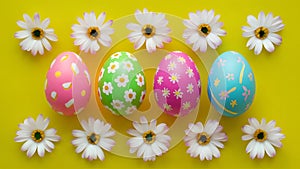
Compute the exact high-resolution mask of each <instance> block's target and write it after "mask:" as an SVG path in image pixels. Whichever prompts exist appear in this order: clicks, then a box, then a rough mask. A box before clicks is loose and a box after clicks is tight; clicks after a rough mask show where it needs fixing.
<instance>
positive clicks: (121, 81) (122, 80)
mask: <svg viewBox="0 0 300 169" xmlns="http://www.w3.org/2000/svg"><path fill="white" fill-rule="evenodd" d="M115 82H116V83H117V85H118V87H125V86H126V85H127V83H128V82H129V80H128V75H125V74H124V73H122V74H121V75H120V76H118V77H117V78H116V79H115Z"/></svg>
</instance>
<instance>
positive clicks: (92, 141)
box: [87, 133, 100, 145]
mask: <svg viewBox="0 0 300 169" xmlns="http://www.w3.org/2000/svg"><path fill="white" fill-rule="evenodd" d="M87 140H88V142H89V143H90V144H94V145H96V144H98V142H99V140H100V136H99V135H98V134H95V133H91V134H90V135H88V136H87Z"/></svg>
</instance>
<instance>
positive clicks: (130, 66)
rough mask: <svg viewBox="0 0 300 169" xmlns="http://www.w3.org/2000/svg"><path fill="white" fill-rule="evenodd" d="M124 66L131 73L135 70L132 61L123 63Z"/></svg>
mask: <svg viewBox="0 0 300 169" xmlns="http://www.w3.org/2000/svg"><path fill="white" fill-rule="evenodd" d="M123 64H124V68H125V69H126V70H127V71H128V72H130V71H132V70H134V67H133V64H132V63H131V62H130V61H126V62H124V63H123Z"/></svg>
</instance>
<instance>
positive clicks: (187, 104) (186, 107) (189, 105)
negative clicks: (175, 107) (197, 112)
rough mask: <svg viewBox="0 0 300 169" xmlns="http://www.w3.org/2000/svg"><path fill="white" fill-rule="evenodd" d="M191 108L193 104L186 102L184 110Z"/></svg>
mask: <svg viewBox="0 0 300 169" xmlns="http://www.w3.org/2000/svg"><path fill="white" fill-rule="evenodd" d="M190 107H191V103H190V102H184V103H183V110H187V109H189V108H190Z"/></svg>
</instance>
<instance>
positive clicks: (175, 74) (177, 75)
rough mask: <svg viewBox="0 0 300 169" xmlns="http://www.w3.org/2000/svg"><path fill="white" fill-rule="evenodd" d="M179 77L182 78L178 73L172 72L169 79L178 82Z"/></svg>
mask: <svg viewBox="0 0 300 169" xmlns="http://www.w3.org/2000/svg"><path fill="white" fill-rule="evenodd" d="M179 79H180V76H179V74H177V73H172V74H171V76H169V80H170V82H171V83H173V84H175V83H178V80H179Z"/></svg>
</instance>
